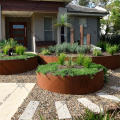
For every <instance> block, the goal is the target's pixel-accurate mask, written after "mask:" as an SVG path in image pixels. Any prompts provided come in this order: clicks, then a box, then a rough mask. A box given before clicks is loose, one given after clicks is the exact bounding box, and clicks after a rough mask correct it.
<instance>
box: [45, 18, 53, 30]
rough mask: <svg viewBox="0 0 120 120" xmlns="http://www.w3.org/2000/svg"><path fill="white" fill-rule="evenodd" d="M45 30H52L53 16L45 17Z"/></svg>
mask: <svg viewBox="0 0 120 120" xmlns="http://www.w3.org/2000/svg"><path fill="white" fill-rule="evenodd" d="M44 30H52V18H51V17H45V18H44Z"/></svg>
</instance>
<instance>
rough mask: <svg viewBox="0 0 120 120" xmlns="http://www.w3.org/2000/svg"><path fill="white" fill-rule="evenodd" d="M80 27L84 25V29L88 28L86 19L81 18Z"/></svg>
mask: <svg viewBox="0 0 120 120" xmlns="http://www.w3.org/2000/svg"><path fill="white" fill-rule="evenodd" d="M79 23H80V25H84V27H87V18H86V17H81V18H80V19H79Z"/></svg>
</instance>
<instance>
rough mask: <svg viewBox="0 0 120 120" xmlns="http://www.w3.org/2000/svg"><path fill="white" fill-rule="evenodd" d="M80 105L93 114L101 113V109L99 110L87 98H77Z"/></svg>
mask: <svg viewBox="0 0 120 120" xmlns="http://www.w3.org/2000/svg"><path fill="white" fill-rule="evenodd" d="M77 100H78V101H79V102H80V103H82V104H83V105H84V106H85V107H87V108H88V109H90V110H91V111H93V112H95V113H101V112H102V113H103V108H100V107H99V106H98V105H96V104H95V103H93V102H92V101H90V100H88V99H87V98H79V99H77Z"/></svg>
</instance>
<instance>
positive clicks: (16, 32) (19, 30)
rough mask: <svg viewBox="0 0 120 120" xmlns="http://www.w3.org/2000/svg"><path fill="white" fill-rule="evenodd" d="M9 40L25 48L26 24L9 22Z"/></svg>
mask: <svg viewBox="0 0 120 120" xmlns="http://www.w3.org/2000/svg"><path fill="white" fill-rule="evenodd" d="M10 38H13V39H14V40H16V41H17V42H18V44H21V45H23V46H25V47H27V23H26V22H10Z"/></svg>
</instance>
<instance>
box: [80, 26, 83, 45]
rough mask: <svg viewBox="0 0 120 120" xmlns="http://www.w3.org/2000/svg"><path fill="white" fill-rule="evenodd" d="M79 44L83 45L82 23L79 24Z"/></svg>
mask: <svg viewBox="0 0 120 120" xmlns="http://www.w3.org/2000/svg"><path fill="white" fill-rule="evenodd" d="M80 45H83V25H80Z"/></svg>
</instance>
